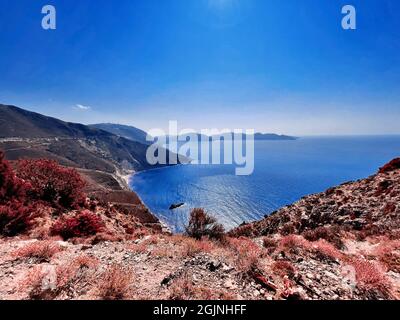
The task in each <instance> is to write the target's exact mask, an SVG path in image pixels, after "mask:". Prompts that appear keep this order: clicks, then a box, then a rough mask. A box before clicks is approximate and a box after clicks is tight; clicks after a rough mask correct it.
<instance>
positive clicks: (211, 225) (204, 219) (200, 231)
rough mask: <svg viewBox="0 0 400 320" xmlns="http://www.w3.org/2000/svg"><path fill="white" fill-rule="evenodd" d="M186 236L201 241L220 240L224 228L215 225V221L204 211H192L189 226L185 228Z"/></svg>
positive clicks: (217, 224)
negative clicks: (207, 239)
mask: <svg viewBox="0 0 400 320" xmlns="http://www.w3.org/2000/svg"><path fill="white" fill-rule="evenodd" d="M186 234H187V235H188V236H189V237H191V238H195V239H196V240H201V239H202V238H203V237H208V238H210V239H215V240H222V239H223V238H224V235H225V230H224V227H223V226H222V225H221V224H219V223H217V220H216V219H215V218H214V217H212V216H210V215H208V214H207V213H206V212H205V211H204V209H193V210H192V212H191V213H190V220H189V225H188V226H187V227H186Z"/></svg>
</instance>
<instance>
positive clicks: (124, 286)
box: [97, 264, 134, 300]
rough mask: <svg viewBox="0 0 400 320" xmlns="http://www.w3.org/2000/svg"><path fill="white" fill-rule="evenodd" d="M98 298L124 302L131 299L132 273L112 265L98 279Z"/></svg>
mask: <svg viewBox="0 0 400 320" xmlns="http://www.w3.org/2000/svg"><path fill="white" fill-rule="evenodd" d="M98 281H99V283H98V286H97V289H98V296H99V297H100V298H101V299H102V300H126V299H130V298H132V292H131V288H130V287H131V284H132V282H133V281H134V276H133V273H132V271H130V270H127V269H125V268H123V267H122V266H121V265H117V264H115V265H112V266H111V267H109V268H108V269H107V270H106V271H105V272H104V273H103V274H102V275H101V276H100V278H99V279H98Z"/></svg>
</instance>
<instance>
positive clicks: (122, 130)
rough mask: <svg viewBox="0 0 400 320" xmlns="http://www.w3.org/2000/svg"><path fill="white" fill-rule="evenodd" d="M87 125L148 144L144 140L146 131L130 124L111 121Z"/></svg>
mask: <svg viewBox="0 0 400 320" xmlns="http://www.w3.org/2000/svg"><path fill="white" fill-rule="evenodd" d="M89 127H91V128H96V129H100V130H104V131H107V132H110V133H112V134H115V135H117V136H119V137H124V138H126V139H129V140H132V141H136V142H140V143H143V144H149V142H148V141H147V140H146V137H147V133H146V132H145V131H143V130H140V129H138V128H135V127H132V126H126V125H121V124H113V123H98V124H91V125H89Z"/></svg>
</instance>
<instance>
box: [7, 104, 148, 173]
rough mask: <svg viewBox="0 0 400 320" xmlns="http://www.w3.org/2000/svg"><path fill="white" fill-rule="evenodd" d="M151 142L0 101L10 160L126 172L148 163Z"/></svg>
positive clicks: (145, 166) (139, 169)
mask: <svg viewBox="0 0 400 320" xmlns="http://www.w3.org/2000/svg"><path fill="white" fill-rule="evenodd" d="M147 148H148V145H146V144H143V143H140V142H137V141H132V140H130V139H127V138H125V137H122V136H118V135H115V134H112V133H110V132H107V131H104V130H101V129H97V128H94V127H91V126H85V125H82V124H77V123H69V122H64V121H61V120H58V119H55V118H51V117H47V116H44V115H41V114H38V113H35V112H31V111H27V110H24V109H21V108H18V107H15V106H9V105H2V104H0V149H3V150H4V151H5V152H6V156H7V158H8V159H9V160H16V159H19V158H50V159H55V160H57V161H59V162H60V163H61V164H63V165H67V166H73V167H77V168H83V169H90V170H98V171H103V172H108V173H113V174H114V173H120V174H126V173H128V172H129V171H132V170H134V171H141V170H145V169H151V168H154V167H155V166H151V165H149V164H148V162H147V160H146V151H147Z"/></svg>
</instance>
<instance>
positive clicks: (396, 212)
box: [231, 159, 400, 236]
mask: <svg viewBox="0 0 400 320" xmlns="http://www.w3.org/2000/svg"><path fill="white" fill-rule="evenodd" d="M399 165H400V159H396V160H393V161H392V162H390V163H389V164H387V165H385V166H384V167H383V168H381V169H380V171H379V173H377V174H376V175H373V176H371V177H369V178H367V179H363V180H359V181H356V182H349V183H345V184H343V185H340V186H338V187H334V188H331V189H328V190H327V191H325V192H323V193H320V194H314V195H310V196H307V197H304V198H303V199H301V200H300V201H298V202H296V203H294V204H292V205H289V206H287V207H284V208H282V209H280V210H278V211H277V212H275V213H273V214H271V215H270V216H267V217H266V218H265V219H263V220H262V221H258V222H255V223H250V224H245V225H242V226H240V227H239V228H237V229H235V230H233V231H232V232H231V234H242V233H243V234H247V235H250V236H262V235H271V234H274V233H281V234H283V235H287V234H292V233H296V234H301V233H304V232H306V231H308V230H314V229H316V228H318V227H326V226H335V227H339V228H341V229H343V230H347V231H355V232H369V233H375V234H388V233H392V232H396V230H397V229H398V228H399V225H400V224H399V223H400V168H399Z"/></svg>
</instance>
